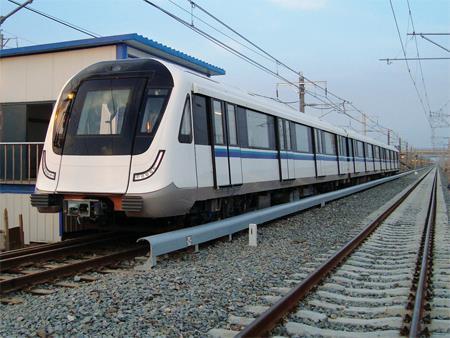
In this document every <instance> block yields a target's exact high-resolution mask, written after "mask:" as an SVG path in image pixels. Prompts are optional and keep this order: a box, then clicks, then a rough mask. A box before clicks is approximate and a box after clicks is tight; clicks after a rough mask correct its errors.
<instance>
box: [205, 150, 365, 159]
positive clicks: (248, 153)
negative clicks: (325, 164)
mask: <svg viewBox="0 0 450 338" xmlns="http://www.w3.org/2000/svg"><path fill="white" fill-rule="evenodd" d="M214 148H215V149H214V153H215V156H216V157H227V156H228V152H227V148H225V147H218V146H215V147H214ZM229 154H230V155H229V156H230V157H234V158H239V157H240V158H248V159H277V158H278V151H276V150H252V149H240V148H232V147H230V149H229ZM316 157H317V159H318V160H320V161H336V156H335V155H325V154H317V155H316ZM281 158H282V159H292V160H302V161H313V160H314V154H308V153H293V152H286V151H282V152H281ZM342 158H345V159H348V157H346V156H341V159H342ZM355 160H356V161H359V162H364V158H355Z"/></svg>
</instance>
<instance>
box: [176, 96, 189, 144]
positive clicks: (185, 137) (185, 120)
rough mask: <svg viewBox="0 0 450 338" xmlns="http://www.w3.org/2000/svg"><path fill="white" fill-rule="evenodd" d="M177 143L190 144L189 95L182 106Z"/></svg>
mask: <svg viewBox="0 0 450 338" xmlns="http://www.w3.org/2000/svg"><path fill="white" fill-rule="evenodd" d="M178 141H180V142H181V143H191V142H192V124H191V102H190V100H189V95H188V96H187V97H186V102H185V104H184V109H183V116H182V118H181V125H180V132H179V134H178Z"/></svg>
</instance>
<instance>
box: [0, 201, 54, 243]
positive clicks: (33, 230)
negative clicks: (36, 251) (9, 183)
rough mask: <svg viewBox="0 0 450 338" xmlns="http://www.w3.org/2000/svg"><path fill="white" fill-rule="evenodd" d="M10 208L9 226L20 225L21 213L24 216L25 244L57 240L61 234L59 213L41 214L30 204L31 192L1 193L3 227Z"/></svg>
mask: <svg viewBox="0 0 450 338" xmlns="http://www.w3.org/2000/svg"><path fill="white" fill-rule="evenodd" d="M5 208H6V209H7V210H8V219H9V222H8V223H9V228H14V227H16V226H19V215H20V214H22V217H23V232H24V237H25V244H29V243H30V242H46V243H51V242H57V241H60V240H61V238H60V236H59V214H40V213H39V212H38V211H37V209H36V208H34V207H32V206H31V204H30V195H29V194H0V212H1V219H0V224H1V229H2V230H3V229H4V227H5V220H4V217H3V213H4V210H5Z"/></svg>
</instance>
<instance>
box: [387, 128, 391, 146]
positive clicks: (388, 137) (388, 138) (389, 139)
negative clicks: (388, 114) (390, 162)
mask: <svg viewBox="0 0 450 338" xmlns="http://www.w3.org/2000/svg"><path fill="white" fill-rule="evenodd" d="M387 131H388V133H387V143H388V146H390V145H391V130H390V129H388V130H387Z"/></svg>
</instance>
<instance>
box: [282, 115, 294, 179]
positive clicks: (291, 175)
mask: <svg viewBox="0 0 450 338" xmlns="http://www.w3.org/2000/svg"><path fill="white" fill-rule="evenodd" d="M290 124H291V123H290V122H289V121H286V120H285V121H284V134H285V142H286V151H287V153H288V158H287V164H288V175H289V179H290V180H292V179H294V178H295V159H294V156H293V149H292V148H293V144H292V135H291V134H292V132H291V126H290Z"/></svg>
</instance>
